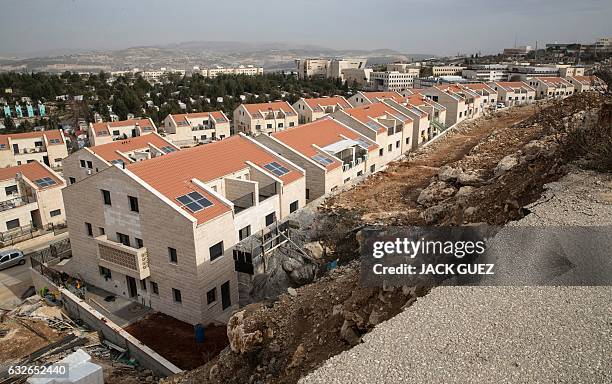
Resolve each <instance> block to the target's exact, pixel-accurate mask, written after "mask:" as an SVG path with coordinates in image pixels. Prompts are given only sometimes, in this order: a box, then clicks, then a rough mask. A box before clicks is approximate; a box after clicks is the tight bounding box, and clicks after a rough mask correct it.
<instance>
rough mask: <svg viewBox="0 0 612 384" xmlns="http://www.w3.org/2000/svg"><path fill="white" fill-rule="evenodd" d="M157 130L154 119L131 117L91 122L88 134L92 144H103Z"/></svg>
mask: <svg viewBox="0 0 612 384" xmlns="http://www.w3.org/2000/svg"><path fill="white" fill-rule="evenodd" d="M152 132H157V128H156V127H155V124H153V121H152V120H151V119H149V118H146V119H130V120H120V121H112V122H107V123H94V124H92V123H89V129H88V131H87V135H88V136H89V144H90V145H92V146H93V145H102V144H106V143H110V142H111V141H113V140H118V139H127V138H130V137H136V136H142V135H146V134H149V133H152Z"/></svg>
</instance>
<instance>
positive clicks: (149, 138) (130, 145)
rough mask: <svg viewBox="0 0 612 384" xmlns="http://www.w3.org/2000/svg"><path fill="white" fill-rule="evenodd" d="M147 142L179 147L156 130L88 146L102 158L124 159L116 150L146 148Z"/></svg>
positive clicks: (108, 159) (161, 145)
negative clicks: (148, 133)
mask: <svg viewBox="0 0 612 384" xmlns="http://www.w3.org/2000/svg"><path fill="white" fill-rule="evenodd" d="M149 144H153V145H154V146H156V147H157V148H160V149H161V147H165V146H171V147H172V148H175V149H176V150H177V151H178V150H179V148H177V147H176V146H174V145H173V144H172V143H170V142H169V141H167V140H166V139H164V138H163V137H161V136H159V135H158V134H157V133H156V132H154V133H151V134H150V135H142V136H136V137H132V138H130V139H125V140H116V141H113V142H112V143H108V144H102V145H96V146H94V147H90V148H89V149H90V150H91V151H92V152H93V153H95V154H96V155H98V156H100V157H101V158H103V159H104V160H106V161H109V162H110V161H113V160H117V159H121V160H124V156H121V155H119V154H118V153H117V151H119V152H123V153H127V152H133V151H137V150H140V149H148V148H149Z"/></svg>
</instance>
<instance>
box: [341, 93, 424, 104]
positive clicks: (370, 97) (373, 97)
mask: <svg viewBox="0 0 612 384" xmlns="http://www.w3.org/2000/svg"><path fill="white" fill-rule="evenodd" d="M411 91H412V90H404V92H403V93H404V94H406V95H409V94H411V93H412V92H411ZM383 99H395V100H396V101H398V102H401V101H402V100H403V99H404V96H403V95H402V94H401V93H399V92H396V91H378V92H374V91H372V92H365V91H359V92H357V93H356V94H354V95H353V96H351V97H349V98H348V102H349V103H350V104H351V105H352V106H353V107H358V106H360V105H368V104H373V103H377V102H379V101H380V100H383Z"/></svg>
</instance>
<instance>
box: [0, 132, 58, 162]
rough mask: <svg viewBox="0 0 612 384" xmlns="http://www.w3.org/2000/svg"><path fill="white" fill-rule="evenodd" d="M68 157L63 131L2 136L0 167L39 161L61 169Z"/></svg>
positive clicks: (0, 142) (0, 136) (0, 141)
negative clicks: (63, 161)
mask: <svg viewBox="0 0 612 384" xmlns="http://www.w3.org/2000/svg"><path fill="white" fill-rule="evenodd" d="M66 156H68V147H67V146H66V139H65V138H64V132H63V131H62V130H55V129H54V130H49V131H35V132H25V133H9V134H6V135H0V167H10V166H14V165H21V164H26V163H31V162H33V161H38V162H39V163H43V164H45V165H47V166H49V167H51V168H54V169H59V168H61V166H62V160H63V159H64V158H65V157H66Z"/></svg>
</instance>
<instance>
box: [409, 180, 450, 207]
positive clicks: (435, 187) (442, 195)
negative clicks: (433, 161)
mask: <svg viewBox="0 0 612 384" xmlns="http://www.w3.org/2000/svg"><path fill="white" fill-rule="evenodd" d="M455 192H457V189H456V188H455V187H453V186H452V185H450V184H447V183H445V182H443V181H434V182H433V183H431V184H429V185H428V186H427V188H425V189H423V190H422V191H421V193H420V194H419V197H418V198H417V203H419V204H421V205H423V206H425V207H430V206H432V205H435V204H437V203H438V202H440V201H442V200H445V199H447V198H449V197H451V196H453V195H454V194H455Z"/></svg>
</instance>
